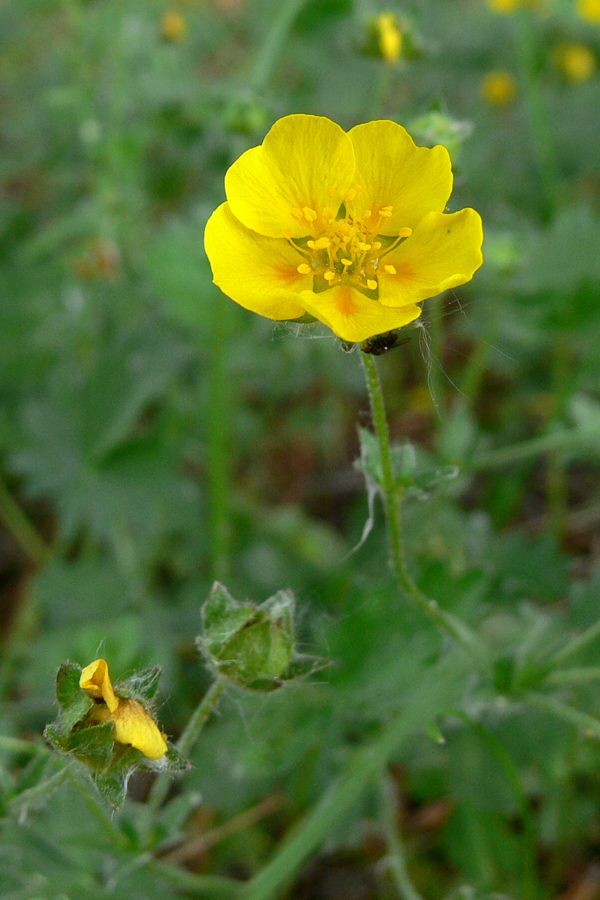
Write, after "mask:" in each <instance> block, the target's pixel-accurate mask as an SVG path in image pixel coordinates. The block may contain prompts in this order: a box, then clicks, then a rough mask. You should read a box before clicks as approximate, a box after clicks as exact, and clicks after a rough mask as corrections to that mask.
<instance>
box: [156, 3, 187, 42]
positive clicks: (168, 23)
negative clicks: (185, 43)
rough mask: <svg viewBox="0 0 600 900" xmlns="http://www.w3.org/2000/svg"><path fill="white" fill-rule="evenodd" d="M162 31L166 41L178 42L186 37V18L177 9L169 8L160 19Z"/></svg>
mask: <svg viewBox="0 0 600 900" xmlns="http://www.w3.org/2000/svg"><path fill="white" fill-rule="evenodd" d="M160 33H161V34H162V36H163V37H164V39H165V41H171V42H172V43H177V41H181V40H183V38H184V37H185V19H184V18H183V16H182V14H181V13H180V12H177V10H176V9H167V10H166V11H165V12H164V13H163V16H162V19H161V20H160Z"/></svg>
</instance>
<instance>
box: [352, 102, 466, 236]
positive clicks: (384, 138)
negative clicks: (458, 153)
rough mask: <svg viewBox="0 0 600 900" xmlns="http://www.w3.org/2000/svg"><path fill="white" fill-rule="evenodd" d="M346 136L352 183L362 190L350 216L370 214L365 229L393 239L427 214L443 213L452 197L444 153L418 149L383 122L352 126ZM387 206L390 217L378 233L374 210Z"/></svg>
mask: <svg viewBox="0 0 600 900" xmlns="http://www.w3.org/2000/svg"><path fill="white" fill-rule="evenodd" d="M348 134H349V137H350V139H351V141H352V144H353V146H354V155H355V157H356V172H355V175H354V182H355V183H356V184H357V185H360V187H361V189H362V190H361V193H360V195H359V197H358V198H357V199H356V201H355V203H354V206H355V210H356V212H357V214H358V215H361V213H362V211H363V210H365V209H370V210H371V211H372V216H371V219H370V225H371V227H372V228H376V229H377V231H378V233H379V234H387V235H397V234H398V233H399V231H400V229H401V228H404V227H406V226H408V227H409V228H415V227H416V226H417V224H418V223H419V222H420V221H421V219H422V218H423V217H424V216H425V215H427V213H430V212H431V211H432V210H433V211H435V212H443V210H444V209H445V206H446V203H447V202H448V197H449V196H450V193H451V191H452V168H451V163H450V155H449V153H448V151H447V150H446V148H445V147H442V146H441V145H438V146H437V147H433V148H430V147H417V146H416V144H415V142H414V141H413V139H412V138H411V136H410V135H409V133H408V132H407V131H406V129H405V128H403V127H402V125H398V123H397V122H391V121H389V120H387V119H380V120H379V121H376V122H367V123H365V124H364V125H357V126H356V127H355V128H353V129H352V130H351V131H350V132H349V133H348ZM386 206H391V207H393V212H392V215H391V217H390V218H384V219H382V221H381V224H380V226H379V227H377V225H376V223H377V220H378V218H379V210H380V209H382V208H383V207H386Z"/></svg>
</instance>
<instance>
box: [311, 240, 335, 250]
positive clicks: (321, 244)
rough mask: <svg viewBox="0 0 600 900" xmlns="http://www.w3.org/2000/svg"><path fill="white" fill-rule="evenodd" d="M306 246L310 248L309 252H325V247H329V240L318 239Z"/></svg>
mask: <svg viewBox="0 0 600 900" xmlns="http://www.w3.org/2000/svg"><path fill="white" fill-rule="evenodd" d="M308 246H309V247H310V248H311V250H326V249H327V247H330V246H331V241H330V240H329V238H326V237H320V238H319V239H318V240H316V241H309V242H308Z"/></svg>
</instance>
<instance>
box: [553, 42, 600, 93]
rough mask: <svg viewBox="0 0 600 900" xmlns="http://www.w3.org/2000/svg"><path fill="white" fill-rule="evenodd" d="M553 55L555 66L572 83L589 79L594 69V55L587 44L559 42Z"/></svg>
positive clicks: (579, 82)
mask: <svg viewBox="0 0 600 900" xmlns="http://www.w3.org/2000/svg"><path fill="white" fill-rule="evenodd" d="M553 56H554V62H555V64H556V66H557V67H558V68H559V69H560V71H561V72H562V74H563V75H564V76H565V78H566V79H567V81H570V82H571V83H572V84H581V82H583V81H589V79H590V78H591V77H592V75H593V74H594V72H595V71H596V56H595V54H594V51H593V50H592V49H591V48H590V47H588V46H587V44H577V43H575V42H573V43H567V44H559V45H558V46H557V47H555V50H554V54H553Z"/></svg>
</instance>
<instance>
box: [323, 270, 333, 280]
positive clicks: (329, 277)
mask: <svg viewBox="0 0 600 900" xmlns="http://www.w3.org/2000/svg"><path fill="white" fill-rule="evenodd" d="M323 278H324V279H325V281H333V279H334V278H335V272H325V274H324V275H323Z"/></svg>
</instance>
